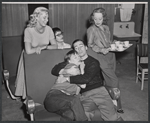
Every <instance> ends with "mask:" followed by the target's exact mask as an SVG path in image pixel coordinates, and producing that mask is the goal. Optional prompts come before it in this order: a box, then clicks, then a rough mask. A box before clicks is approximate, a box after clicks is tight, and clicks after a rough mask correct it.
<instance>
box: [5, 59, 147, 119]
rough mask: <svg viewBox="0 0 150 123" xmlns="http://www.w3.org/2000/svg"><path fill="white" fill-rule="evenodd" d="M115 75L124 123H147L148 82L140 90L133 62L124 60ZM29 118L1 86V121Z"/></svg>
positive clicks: (21, 106) (18, 102)
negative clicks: (141, 122) (136, 122)
mask: <svg viewBox="0 0 150 123" xmlns="http://www.w3.org/2000/svg"><path fill="white" fill-rule="evenodd" d="M116 74H117V76H118V78H119V81H120V90H121V99H122V107H123V109H124V112H125V113H124V114H121V116H122V117H123V119H124V120H125V121H148V81H145V84H144V90H143V91H141V90H140V84H141V83H140V82H139V83H137V84H136V83H135V75H136V69H135V61H134V60H133V59H124V60H122V61H121V64H117V71H116ZM28 120H29V116H28V114H27V113H26V112H25V107H24V105H22V103H21V102H20V101H16V100H12V99H11V98H10V97H9V95H8V93H7V91H6V89H5V86H4V85H2V121H28Z"/></svg>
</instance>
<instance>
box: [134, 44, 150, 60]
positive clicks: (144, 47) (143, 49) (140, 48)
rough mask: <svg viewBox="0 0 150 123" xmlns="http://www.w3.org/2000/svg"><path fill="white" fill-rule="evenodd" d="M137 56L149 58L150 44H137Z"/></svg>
mask: <svg viewBox="0 0 150 123" xmlns="http://www.w3.org/2000/svg"><path fill="white" fill-rule="evenodd" d="M137 56H139V57H148V44H137Z"/></svg>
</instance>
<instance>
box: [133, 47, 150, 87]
mask: <svg viewBox="0 0 150 123" xmlns="http://www.w3.org/2000/svg"><path fill="white" fill-rule="evenodd" d="M142 57H148V44H137V76H136V83H138V80H140V81H141V82H142V83H141V90H143V86H144V80H146V79H148V78H147V77H145V75H146V74H148V63H141V58H142Z"/></svg>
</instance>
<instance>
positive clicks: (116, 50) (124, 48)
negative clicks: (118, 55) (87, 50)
mask: <svg viewBox="0 0 150 123" xmlns="http://www.w3.org/2000/svg"><path fill="white" fill-rule="evenodd" d="M132 45H133V44H129V46H128V47H125V46H124V47H123V49H122V50H119V49H117V48H116V49H115V50H111V49H110V51H112V52H123V51H125V50H126V49H128V48H129V47H131V46H132Z"/></svg>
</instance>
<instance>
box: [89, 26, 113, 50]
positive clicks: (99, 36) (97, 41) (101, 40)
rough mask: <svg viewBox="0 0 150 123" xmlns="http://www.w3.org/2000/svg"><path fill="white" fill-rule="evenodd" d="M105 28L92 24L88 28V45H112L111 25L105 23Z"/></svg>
mask: <svg viewBox="0 0 150 123" xmlns="http://www.w3.org/2000/svg"><path fill="white" fill-rule="evenodd" d="M103 28H104V30H102V29H101V28H99V27H96V26H95V25H92V26H91V27H89V28H88V30H87V38H88V46H89V47H95V45H96V46H98V47H99V48H108V47H110V43H111V41H110V31H109V27H108V26H106V25H103Z"/></svg>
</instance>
